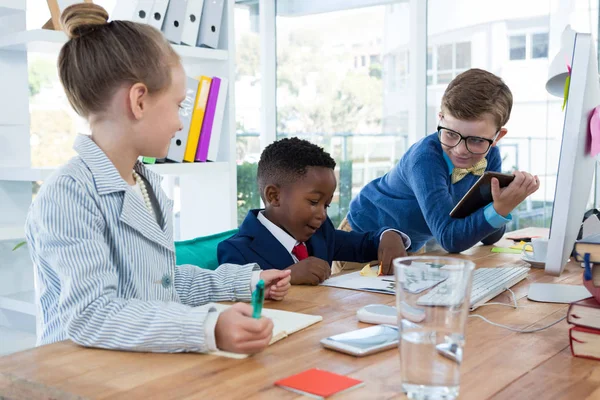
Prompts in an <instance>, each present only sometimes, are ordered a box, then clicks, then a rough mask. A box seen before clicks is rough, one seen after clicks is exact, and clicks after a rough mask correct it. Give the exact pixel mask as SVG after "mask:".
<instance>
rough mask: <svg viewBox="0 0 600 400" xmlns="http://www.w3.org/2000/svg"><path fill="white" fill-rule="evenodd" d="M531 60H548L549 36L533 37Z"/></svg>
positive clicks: (535, 35)
mask: <svg viewBox="0 0 600 400" xmlns="http://www.w3.org/2000/svg"><path fill="white" fill-rule="evenodd" d="M531 58H548V34H547V33H534V34H533V35H531Z"/></svg>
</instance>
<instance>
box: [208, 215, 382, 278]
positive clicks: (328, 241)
mask: <svg viewBox="0 0 600 400" xmlns="http://www.w3.org/2000/svg"><path fill="white" fill-rule="evenodd" d="M259 211H260V210H251V211H249V212H248V215H247V216H246V218H245V219H244V222H242V225H240V230H239V232H238V233H237V234H236V235H234V236H232V237H231V238H229V239H227V240H225V241H223V242H221V243H219V246H218V257H219V264H225V263H231V264H241V265H243V264H248V263H257V264H258V265H259V266H260V267H261V268H262V269H286V268H288V267H289V266H291V265H293V264H294V260H293V258H292V256H291V254H290V253H288V251H287V250H286V249H285V247H284V246H283V245H282V244H281V243H280V242H279V241H278V240H277V239H276V238H275V237H274V236H273V235H272V234H271V232H269V230H268V229H267V228H266V227H265V226H264V225H263V224H262V223H261V222H260V221H259V220H258V218H257V215H258V212H259ZM385 230H386V229H385V228H384V229H381V228H378V230H377V231H374V232H368V233H357V232H344V231H341V230H337V229H335V228H334V226H333V223H332V222H331V220H330V219H329V217H328V218H327V220H326V221H325V222H323V225H321V227H320V228H319V229H317V231H316V232H315V234H314V235H312V236H311V238H310V239H308V241H307V242H306V246H307V247H308V254H309V255H311V256H314V257H317V258H320V259H322V260H325V261H327V262H328V263H329V265H330V266H331V263H332V262H333V261H334V260H335V261H354V262H369V261H373V260H377V250H378V248H379V238H380V236H381V234H382V233H383V232H384V231H385Z"/></svg>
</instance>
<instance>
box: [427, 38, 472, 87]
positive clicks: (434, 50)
mask: <svg viewBox="0 0 600 400" xmlns="http://www.w3.org/2000/svg"><path fill="white" fill-rule="evenodd" d="M434 66H435V68H433V67H434ZM469 68H471V42H460V43H449V44H442V45H438V46H435V47H429V48H428V49H427V85H434V84H437V85H442V84H446V83H449V82H450V81H451V80H452V79H454V77H455V76H456V75H458V74H460V73H461V72H463V71H466V70H467V69H469Z"/></svg>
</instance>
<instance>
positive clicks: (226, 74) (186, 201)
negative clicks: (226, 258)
mask: <svg viewBox="0 0 600 400" xmlns="http://www.w3.org/2000/svg"><path fill="white" fill-rule="evenodd" d="M233 10H234V0H226V5H225V12H224V16H223V22H222V23H223V26H222V29H221V37H220V44H219V49H208V48H199V47H189V46H182V45H174V46H173V47H174V49H175V50H176V51H177V53H178V54H179V55H180V57H181V59H182V63H183V65H184V68H185V70H186V73H187V75H189V76H192V77H197V76H200V75H208V76H219V77H223V78H227V79H228V80H229V81H230V82H231V83H232V82H234V80H235V65H234V62H235V54H234V49H235V46H234V32H233ZM108 11H109V12H110V11H111V10H108ZM25 20H26V1H25V0H0V88H2V91H1V92H0V332H2V337H3V338H4V337H9V338H10V337H13V336H14V337H21V336H19V335H20V334H21V333H24V334H26V335H27V334H28V335H30V338H31V337H33V338H35V315H36V309H35V304H34V299H35V292H34V282H33V281H34V279H33V266H32V265H31V261H30V257H29V255H28V253H27V248H26V247H24V248H20V249H18V250H17V251H15V252H12V248H13V247H14V246H15V245H16V244H17V243H19V242H21V241H22V240H24V223H25V219H26V216H27V212H28V210H29V207H30V205H31V201H32V182H42V185H43V182H44V181H45V180H46V179H47V178H48V177H49V176H51V174H53V173H54V172H55V170H56V169H57V168H58V166H52V167H47V168H39V167H34V166H32V162H31V147H30V117H29V87H28V85H29V83H28V63H27V59H28V54H29V53H44V54H58V52H59V51H60V49H61V47H62V46H63V45H64V43H66V41H67V37H66V35H65V34H64V33H63V32H60V31H58V32H57V31H49V30H43V29H33V30H26V23H25ZM234 104H235V100H234V85H233V84H230V85H229V93H228V99H227V108H226V112H225V121H224V123H223V132H222V134H221V135H222V136H221V141H220V148H219V154H218V158H217V161H216V162H209V163H183V164H156V165H149V166H148V167H149V168H150V169H151V170H153V171H155V172H157V173H159V174H161V175H163V176H164V181H163V188H164V189H165V190H166V191H167V194H168V195H169V196H171V197H172V198H173V197H175V195H176V193H177V198H178V199H179V201H180V202H181V203H180V210H181V211H180V212H179V224H178V227H179V231H178V232H176V233H175V234H176V237H178V238H179V239H181V240H184V239H189V238H193V237H197V236H203V235H208V234H212V233H216V232H221V231H225V230H229V229H231V228H233V227H235V226H237V218H236V197H237V193H236V186H237V184H236V178H237V177H236V162H235V111H234ZM177 183H178V184H179V190H178V191H176V190H175V187H176V185H177ZM10 332H12V334H11V333H10ZM5 334H6V335H5ZM11 335H12V336H11ZM30 342H31V340H30V339H28V341H26V342H23V341H20V342H19V343H18V344H15V346H14V347H13V349H12V350H13V351H16V350H21V349H23V348H26V347H27V343H29V347H31V346H32V345H33V344H32V343H30ZM23 346H25V347H23ZM9 347H10V346H9ZM10 350H11V349H10V348H9V349H8V350H7V349H6V348H4V347H2V348H0V354H1V353H6V352H10Z"/></svg>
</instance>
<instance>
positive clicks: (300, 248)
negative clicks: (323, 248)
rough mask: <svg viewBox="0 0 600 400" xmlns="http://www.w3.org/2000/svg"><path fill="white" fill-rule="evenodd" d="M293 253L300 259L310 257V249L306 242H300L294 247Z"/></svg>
mask: <svg viewBox="0 0 600 400" xmlns="http://www.w3.org/2000/svg"><path fill="white" fill-rule="evenodd" d="M292 254H293V255H295V256H296V258H297V259H298V261H302V260H304V259H306V258H308V249H307V248H306V245H305V244H304V243H298V244H297V245H295V246H294V248H293V249H292Z"/></svg>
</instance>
